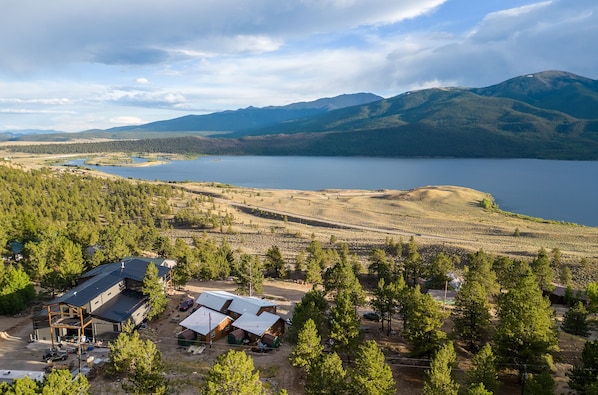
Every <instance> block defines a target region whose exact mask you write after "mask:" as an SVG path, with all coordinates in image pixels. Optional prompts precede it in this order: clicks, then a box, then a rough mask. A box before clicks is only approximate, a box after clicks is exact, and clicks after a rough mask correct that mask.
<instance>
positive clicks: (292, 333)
mask: <svg viewBox="0 0 598 395" xmlns="http://www.w3.org/2000/svg"><path fill="white" fill-rule="evenodd" d="M327 309H328V302H327V301H326V299H324V293H323V292H322V291H321V290H319V289H312V290H311V291H309V292H307V293H306V294H305V295H303V298H301V301H300V302H299V303H297V304H296V305H295V309H294V310H293V319H292V321H293V325H292V326H291V327H290V328H289V331H288V333H287V336H288V339H289V341H290V342H291V343H297V340H298V337H299V331H300V330H301V328H303V326H304V325H305V323H306V322H307V321H308V320H310V319H311V320H312V321H313V322H314V324H315V326H316V329H317V330H318V334H319V335H320V336H321V337H322V336H324V331H325V330H327V325H326V314H325V312H326V310H327Z"/></svg>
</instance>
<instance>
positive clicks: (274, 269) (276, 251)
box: [264, 245, 287, 278]
mask: <svg viewBox="0 0 598 395" xmlns="http://www.w3.org/2000/svg"><path fill="white" fill-rule="evenodd" d="M264 269H265V270H266V271H267V272H271V273H272V274H274V276H275V277H278V278H285V277H286V276H287V269H286V264H285V261H284V258H283V257H282V253H281V252H280V248H278V246H277V245H273V246H272V247H270V248H269V249H268V251H266V259H265V260H264Z"/></svg>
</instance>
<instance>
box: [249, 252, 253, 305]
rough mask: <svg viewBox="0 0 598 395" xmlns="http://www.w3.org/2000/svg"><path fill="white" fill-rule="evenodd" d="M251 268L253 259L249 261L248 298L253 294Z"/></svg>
mask: <svg viewBox="0 0 598 395" xmlns="http://www.w3.org/2000/svg"><path fill="white" fill-rule="evenodd" d="M252 267H253V259H250V260H249V296H251V295H252V294H253V274H252V272H251V268H252Z"/></svg>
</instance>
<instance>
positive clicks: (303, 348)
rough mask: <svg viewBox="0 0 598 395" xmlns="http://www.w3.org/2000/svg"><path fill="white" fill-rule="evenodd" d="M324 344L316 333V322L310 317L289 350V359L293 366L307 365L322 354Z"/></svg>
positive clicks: (303, 366)
mask: <svg viewBox="0 0 598 395" xmlns="http://www.w3.org/2000/svg"><path fill="white" fill-rule="evenodd" d="M323 350H324V346H323V345H322V338H321V337H320V336H319V335H318V331H317V329H316V324H315V323H314V321H313V320H312V319H311V318H310V319H308V320H307V321H306V322H305V325H303V328H301V330H300V331H299V337H298V339H297V344H296V345H295V347H293V349H292V350H291V354H290V355H289V361H290V362H291V365H293V366H294V367H302V368H305V367H308V366H310V365H311V364H312V363H313V362H314V361H316V360H317V359H318V358H320V356H321V355H322V351H323Z"/></svg>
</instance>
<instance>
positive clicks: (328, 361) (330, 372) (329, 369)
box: [305, 352, 347, 395]
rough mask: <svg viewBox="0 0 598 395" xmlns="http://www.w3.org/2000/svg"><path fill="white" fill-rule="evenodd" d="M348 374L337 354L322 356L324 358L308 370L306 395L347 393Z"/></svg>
mask: <svg viewBox="0 0 598 395" xmlns="http://www.w3.org/2000/svg"><path fill="white" fill-rule="evenodd" d="M346 376H347V372H346V371H345V369H344V368H343V362H342V361H341V359H340V357H339V356H338V354H337V353H335V352H332V353H328V354H322V357H321V358H320V359H319V360H318V361H316V362H315V363H314V364H312V365H311V366H310V367H309V369H308V370H307V376H306V383H305V394H306V395H337V394H344V393H346V389H347V382H346Z"/></svg>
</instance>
